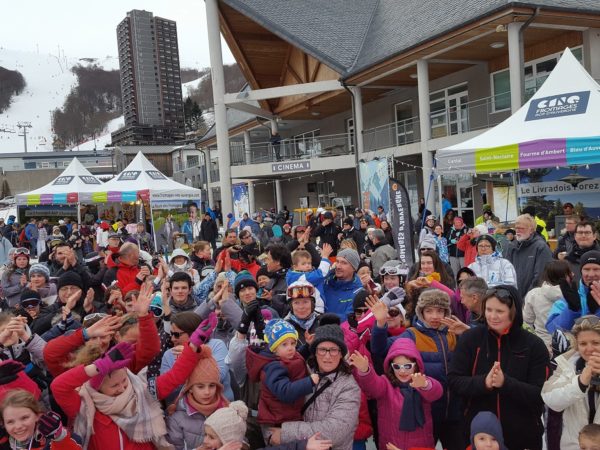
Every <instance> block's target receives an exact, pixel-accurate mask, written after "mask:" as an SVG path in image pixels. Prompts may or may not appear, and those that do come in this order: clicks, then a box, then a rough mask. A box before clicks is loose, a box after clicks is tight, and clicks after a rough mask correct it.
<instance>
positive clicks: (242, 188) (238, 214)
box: [232, 183, 250, 220]
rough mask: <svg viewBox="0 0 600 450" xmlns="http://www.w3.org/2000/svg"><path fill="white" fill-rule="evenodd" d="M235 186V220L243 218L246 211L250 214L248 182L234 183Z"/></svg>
mask: <svg viewBox="0 0 600 450" xmlns="http://www.w3.org/2000/svg"><path fill="white" fill-rule="evenodd" d="M232 188H233V215H234V216H235V220H242V216H243V215H244V213H248V214H250V202H249V200H248V184H246V183H240V184H234V185H233V186H232Z"/></svg>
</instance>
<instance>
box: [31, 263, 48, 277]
mask: <svg viewBox="0 0 600 450" xmlns="http://www.w3.org/2000/svg"><path fill="white" fill-rule="evenodd" d="M34 273H39V274H41V275H43V276H44V277H45V278H46V281H48V280H49V279H50V269H48V266H46V264H40V263H37V264H33V265H32V266H31V267H30V268H29V276H31V275H32V274H34Z"/></svg>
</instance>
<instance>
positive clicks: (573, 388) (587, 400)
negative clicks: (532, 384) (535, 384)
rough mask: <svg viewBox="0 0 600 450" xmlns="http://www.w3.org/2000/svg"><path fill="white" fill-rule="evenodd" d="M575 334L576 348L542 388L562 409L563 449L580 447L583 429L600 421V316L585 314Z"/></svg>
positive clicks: (560, 360)
mask: <svg viewBox="0 0 600 450" xmlns="http://www.w3.org/2000/svg"><path fill="white" fill-rule="evenodd" d="M571 333H572V334H573V337H574V341H575V345H574V348H573V349H572V350H570V351H568V352H567V353H564V354H562V355H560V356H558V357H557V358H556V364H557V368H556V370H555V371H554V374H553V375H552V377H551V378H550V379H549V380H548V381H546V383H545V384H544V387H543V389H542V398H543V400H544V403H546V405H548V407H549V408H551V409H553V410H554V411H558V412H562V423H563V425H562V435H561V439H560V448H561V449H562V450H575V449H579V442H578V435H579V431H580V430H581V429H582V428H583V427H584V426H585V425H587V424H590V423H600V397H599V395H598V394H599V393H600V319H599V318H598V317H596V316H592V315H588V316H583V317H581V318H579V319H578V320H577V321H576V322H575V325H574V326H573V329H572V330H571Z"/></svg>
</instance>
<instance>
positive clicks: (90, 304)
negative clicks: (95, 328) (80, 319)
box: [83, 288, 95, 312]
mask: <svg viewBox="0 0 600 450" xmlns="http://www.w3.org/2000/svg"><path fill="white" fill-rule="evenodd" d="M94 294H95V293H94V289H93V288H89V289H88V290H87V293H86V294H85V299H84V300H83V309H84V311H85V312H91V311H92V310H93V309H94Z"/></svg>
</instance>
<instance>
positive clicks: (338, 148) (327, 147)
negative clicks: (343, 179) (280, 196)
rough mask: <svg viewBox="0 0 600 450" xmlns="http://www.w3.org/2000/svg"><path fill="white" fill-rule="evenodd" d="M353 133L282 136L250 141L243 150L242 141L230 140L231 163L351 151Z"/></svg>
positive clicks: (240, 163)
mask: <svg viewBox="0 0 600 450" xmlns="http://www.w3.org/2000/svg"><path fill="white" fill-rule="evenodd" d="M352 139H354V138H353V136H352V135H351V134H350V133H341V134H332V135H327V136H306V135H305V136H303V137H301V138H289V139H281V140H280V141H269V142H253V143H252V144H251V145H250V149H249V150H250V151H249V152H246V147H245V146H244V144H243V142H231V143H230V145H229V147H230V151H231V165H232V166H240V165H245V164H261V163H268V162H275V161H289V160H299V159H310V158H327V157H331V156H341V155H349V154H352V153H354V151H353V146H351V144H352Z"/></svg>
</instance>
